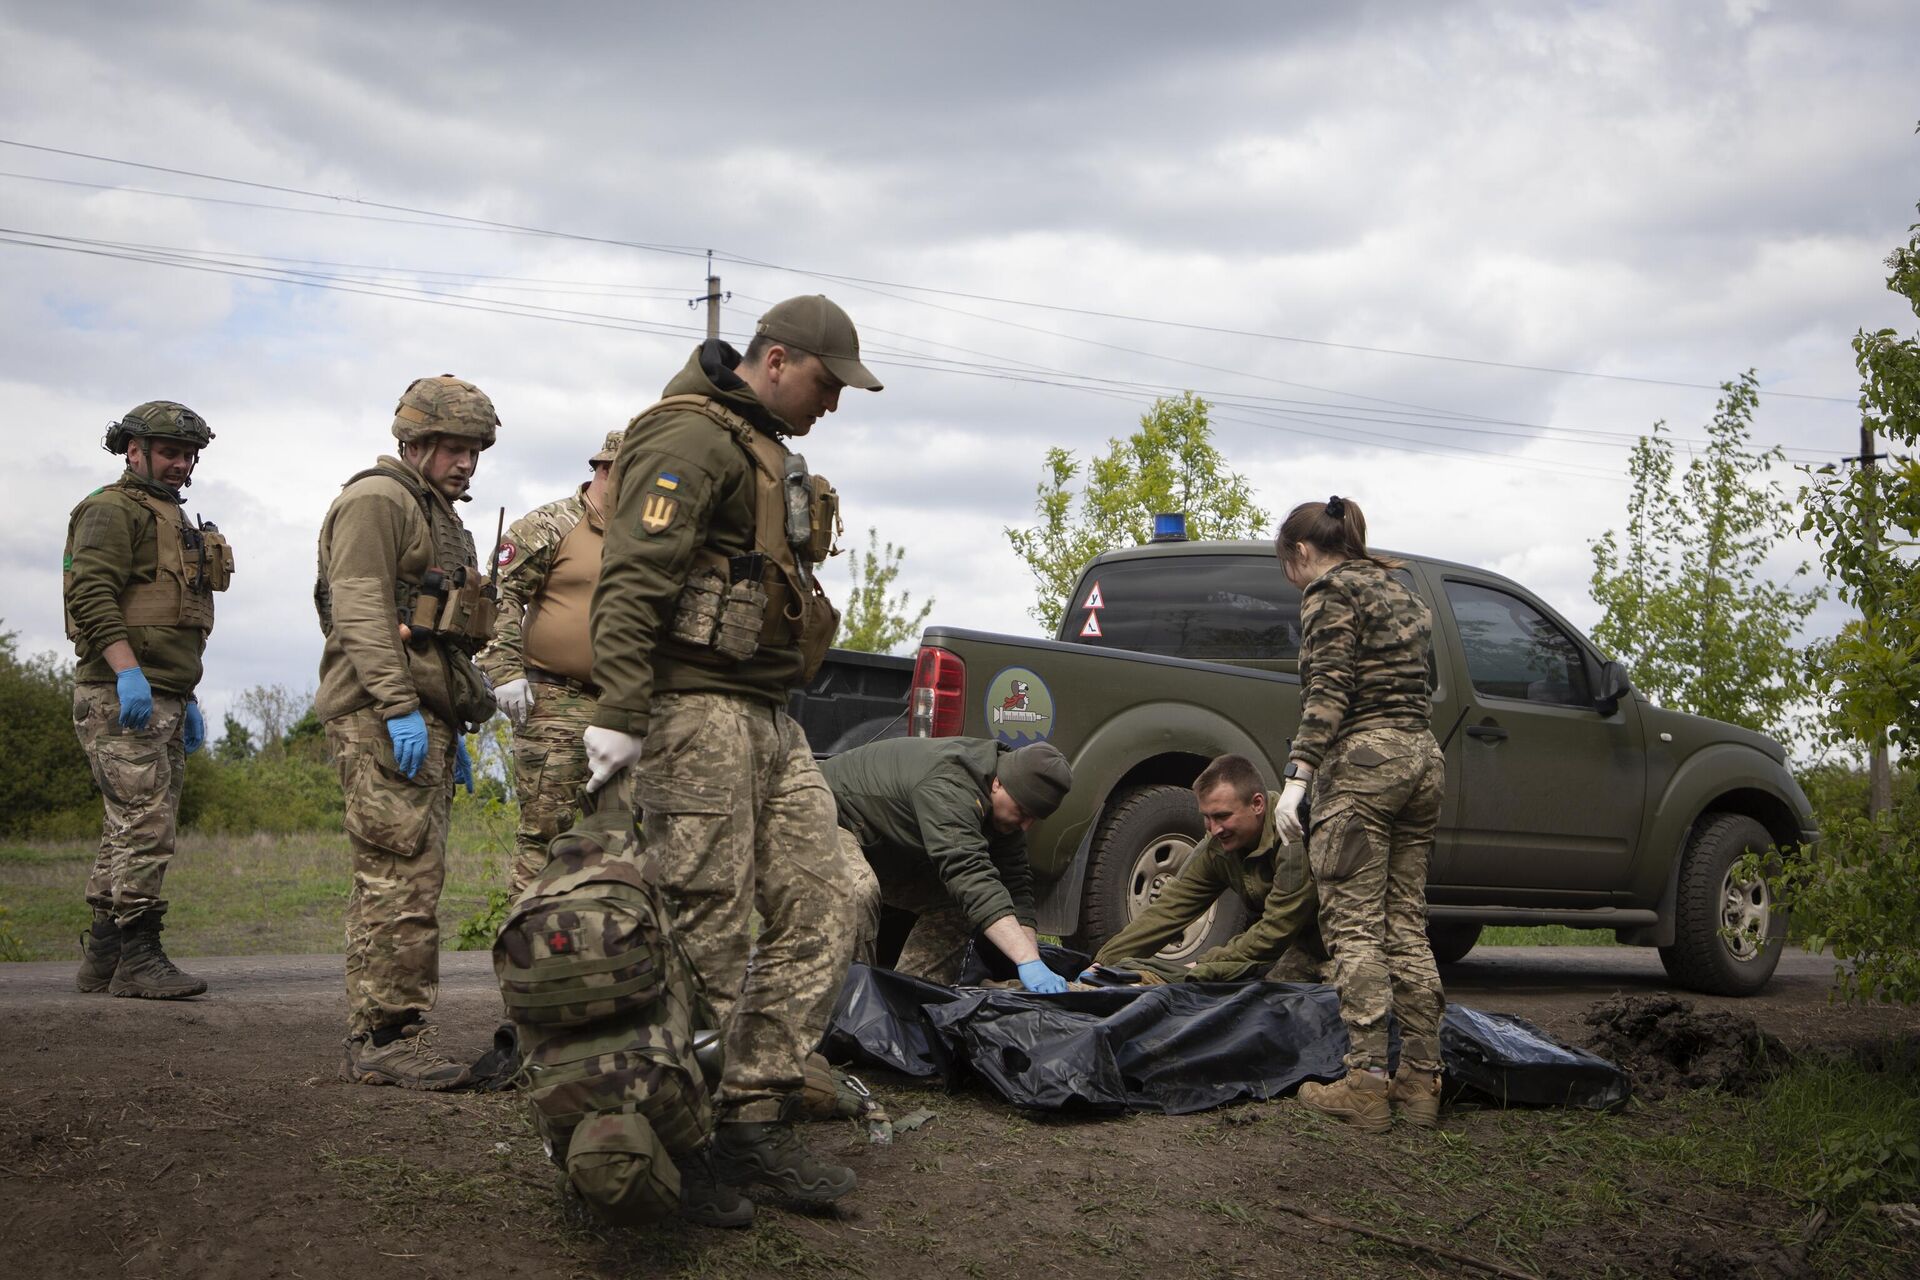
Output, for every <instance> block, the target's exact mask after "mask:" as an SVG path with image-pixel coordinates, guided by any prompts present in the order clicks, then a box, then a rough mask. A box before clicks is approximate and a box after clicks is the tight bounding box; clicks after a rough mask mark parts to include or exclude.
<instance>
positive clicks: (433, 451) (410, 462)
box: [314, 374, 500, 1089]
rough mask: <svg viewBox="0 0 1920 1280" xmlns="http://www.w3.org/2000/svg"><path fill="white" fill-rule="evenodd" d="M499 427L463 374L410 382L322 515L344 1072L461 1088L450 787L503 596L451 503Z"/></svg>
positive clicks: (317, 600) (321, 587)
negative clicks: (447, 1025) (343, 907)
mask: <svg viewBox="0 0 1920 1280" xmlns="http://www.w3.org/2000/svg"><path fill="white" fill-rule="evenodd" d="M499 425H500V419H499V418H498V416H497V415H496V414H495V413H494V411H493V402H492V401H491V400H489V399H488V398H487V396H486V394H485V393H484V392H482V391H481V390H480V388H478V387H476V386H474V385H473V384H472V383H471V382H466V381H463V380H462V379H459V378H456V377H454V376H453V375H452V374H442V375H440V376H439V377H434V378H420V379H417V380H415V381H414V383H413V384H412V385H411V386H409V387H408V388H407V390H406V393H405V394H404V395H402V396H401V397H400V403H399V405H398V406H397V407H396V408H395V410H394V416H393V435H394V438H395V439H396V440H398V441H399V442H400V447H399V449H398V451H397V452H398V454H399V456H398V457H392V456H385V457H382V458H381V459H380V460H379V461H378V462H376V463H375V464H374V465H373V466H372V467H370V468H368V469H367V470H365V471H362V472H360V473H359V474H357V475H355V476H353V477H352V478H351V479H349V480H348V481H347V483H346V485H345V486H344V487H343V488H342V489H341V491H340V495H339V496H338V497H337V498H335V499H334V500H333V505H332V506H330V507H329V508H328V509H327V515H326V519H325V520H324V521H322V522H321V525H320V554H319V573H318V579H317V581H316V582H315V584H314V604H315V606H316V608H317V609H318V611H319V614H320V630H321V633H322V634H323V635H324V636H325V637H326V643H325V645H324V647H323V648H322V650H321V656H320V691H319V693H318V694H317V695H316V696H315V698H314V712H315V714H317V715H318V716H319V718H320V719H321V721H322V722H323V723H324V725H325V727H326V734H327V748H328V751H329V752H330V753H331V755H332V757H333V761H334V764H335V766H336V767H337V768H338V769H339V770H340V786H341V790H342V792H343V793H344V797H345V805H346V815H345V816H346V822H345V826H346V831H347V840H348V843H349V845H350V846H351V849H352V856H353V889H352V892H351V893H350V895H349V896H348V899H347V1042H346V1055H345V1059H344V1061H343V1063H342V1065H341V1075H342V1077H343V1078H344V1079H347V1080H350V1081H358V1082H361V1083H366V1084H392V1085H400V1086H403V1087H405V1088H409V1089H451V1088H458V1087H459V1086H461V1085H463V1084H465V1083H466V1082H467V1069H466V1068H465V1067H463V1066H461V1065H460V1064H458V1063H455V1062H450V1061H448V1060H447V1059H446V1058H444V1057H442V1056H441V1055H440V1054H439V1053H438V1052H436V1051H435V1050H434V1049H433V1047H432V1045H431V1043H430V1041H429V1040H428V1038H427V1037H426V1036H425V1034H423V1033H424V1032H426V1031H427V1029H428V1028H427V1024H426V1021H425V1018H426V1015H427V1013H429V1012H430V1011H431V1010H432V1008H433V1003H434V996H435V993H436V991H437V989H438V986H439V966H440V927H439V916H438V910H439V903H440V888H441V884H442V883H443V881H444V880H445V878H446V849H447V820H448V816H449V814H450V812H451V809H452V805H453V789H454V787H455V785H457V784H464V785H465V786H466V788H467V789H468V790H469V791H471V790H472V789H473V765H472V762H471V760H470V759H469V758H468V756H467V749H466V742H465V736H464V735H465V734H466V733H468V732H470V731H472V730H475V729H478V728H479V727H480V725H481V724H482V723H484V722H485V721H486V720H487V719H488V718H490V717H491V716H492V715H493V713H494V702H493V697H492V695H491V694H489V693H488V691H487V684H486V680H485V679H484V678H483V677H482V676H481V674H480V672H479V670H478V669H477V668H476V667H475V666H474V664H473V657H472V655H473V654H475V653H477V652H478V651H479V650H480V649H481V647H482V646H483V645H485V644H486V642H487V640H488V639H489V638H490V637H491V635H492V633H493V601H492V599H491V597H490V594H489V591H490V588H489V587H488V585H487V582H486V578H485V575H484V574H482V572H481V570H480V565H479V560H478V557H477V556H476V555H475V553H474V545H473V538H472V536H471V535H469V534H468V533H467V530H466V527H465V526H464V525H462V524H461V523H460V517H459V516H458V515H456V514H455V513H454V508H453V504H454V503H455V502H457V501H460V500H462V499H464V498H466V496H467V486H468V485H469V484H470V483H471V482H472V480H473V474H474V470H475V468H477V467H478V466H479V463H480V453H481V451H482V450H484V449H486V448H487V447H488V446H489V445H491V444H492V443H493V440H494V433H495V431H496V430H497V429H498V427H499Z"/></svg>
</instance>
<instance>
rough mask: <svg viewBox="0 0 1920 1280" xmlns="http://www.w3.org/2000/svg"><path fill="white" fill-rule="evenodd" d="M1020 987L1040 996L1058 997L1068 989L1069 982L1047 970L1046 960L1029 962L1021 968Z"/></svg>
mask: <svg viewBox="0 0 1920 1280" xmlns="http://www.w3.org/2000/svg"><path fill="white" fill-rule="evenodd" d="M1002 972H1005V971H1004V970H1002ZM1020 985H1021V986H1023V987H1025V988H1026V989H1027V990H1029V991H1032V992H1035V993H1037V994H1039V995H1043V996H1057V995H1059V994H1060V993H1061V992H1062V991H1065V990H1066V989H1067V980H1066V979H1065V978H1063V977H1061V976H1060V975H1059V974H1057V973H1055V972H1054V971H1053V970H1051V969H1049V968H1047V962H1046V961H1045V960H1029V961H1027V962H1026V963H1025V964H1023V965H1021V966H1020Z"/></svg>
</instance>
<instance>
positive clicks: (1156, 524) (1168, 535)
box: [1153, 511, 1187, 542]
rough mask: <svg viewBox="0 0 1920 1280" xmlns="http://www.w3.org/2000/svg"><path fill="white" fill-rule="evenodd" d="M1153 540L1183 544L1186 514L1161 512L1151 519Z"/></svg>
mask: <svg viewBox="0 0 1920 1280" xmlns="http://www.w3.org/2000/svg"><path fill="white" fill-rule="evenodd" d="M1153 540H1154V541H1155V542H1185V541H1186V540H1187V513H1186V512H1184V511H1162V512H1159V513H1157V514H1156V515H1155V516H1154V517H1153Z"/></svg>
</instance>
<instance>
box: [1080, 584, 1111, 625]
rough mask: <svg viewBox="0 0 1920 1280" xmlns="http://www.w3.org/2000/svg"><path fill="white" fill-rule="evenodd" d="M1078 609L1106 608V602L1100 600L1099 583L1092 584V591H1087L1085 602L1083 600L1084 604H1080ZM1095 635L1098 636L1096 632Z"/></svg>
mask: <svg viewBox="0 0 1920 1280" xmlns="http://www.w3.org/2000/svg"><path fill="white" fill-rule="evenodd" d="M1080 607H1081V608H1082V609H1104V608H1106V607H1107V602H1106V601H1105V600H1102V599H1101V598H1100V584H1099V583H1097V582H1096V583H1094V584H1093V590H1091V591H1089V592H1087V598H1086V600H1085V601H1084V602H1083V603H1082V604H1081V605H1080ZM1095 634H1096V635H1097V634H1099V633H1098V632H1096V633H1095Z"/></svg>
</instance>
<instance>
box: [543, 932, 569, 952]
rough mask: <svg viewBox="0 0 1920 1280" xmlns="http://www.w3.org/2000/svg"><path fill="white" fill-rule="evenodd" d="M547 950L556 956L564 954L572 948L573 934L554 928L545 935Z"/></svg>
mask: <svg viewBox="0 0 1920 1280" xmlns="http://www.w3.org/2000/svg"><path fill="white" fill-rule="evenodd" d="M547 950H549V951H551V952H553V954H555V955H557V956H563V955H566V954H567V953H568V952H570V951H572V950H573V935H572V934H570V933H562V932H561V931H560V930H558V929H555V930H554V931H553V932H552V933H550V934H548V935H547Z"/></svg>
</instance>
